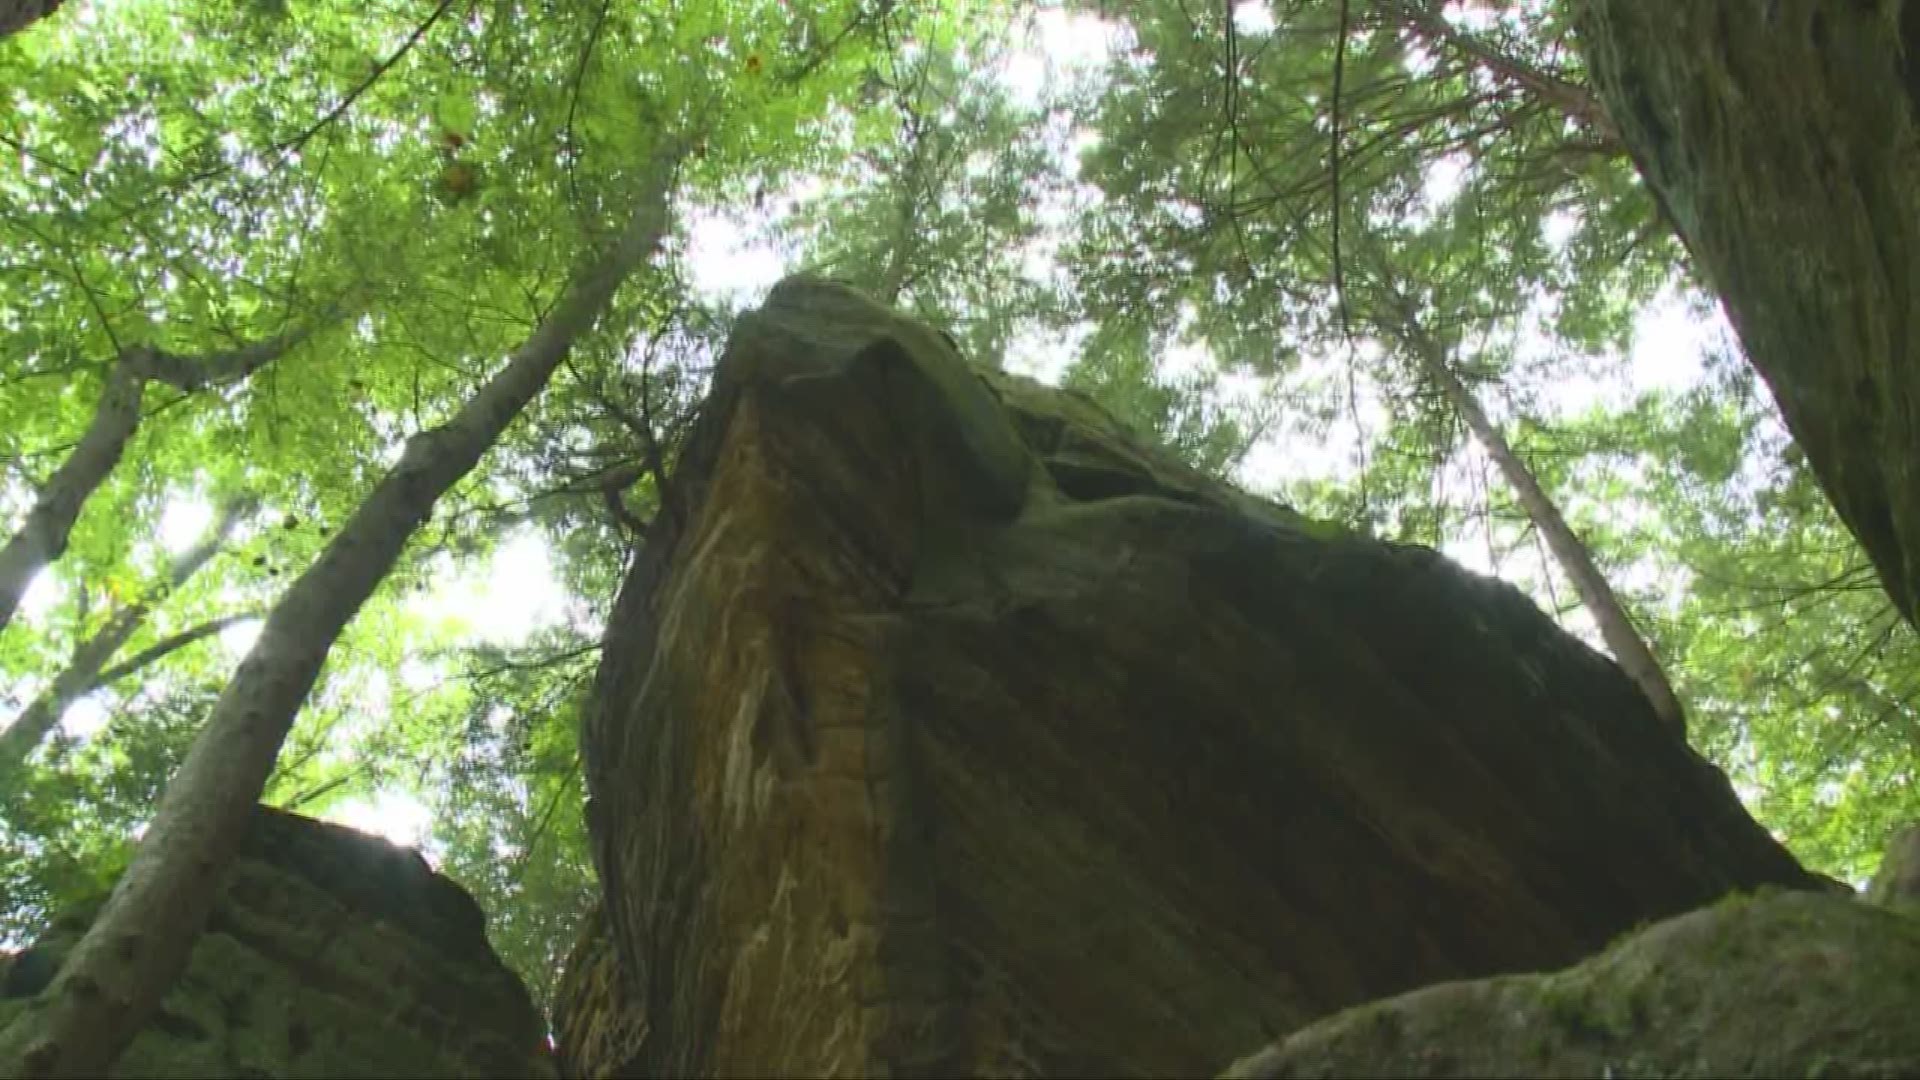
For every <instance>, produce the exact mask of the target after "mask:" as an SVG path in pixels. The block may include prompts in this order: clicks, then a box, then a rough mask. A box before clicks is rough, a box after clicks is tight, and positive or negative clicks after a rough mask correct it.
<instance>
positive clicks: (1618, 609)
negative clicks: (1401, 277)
mask: <svg viewBox="0 0 1920 1080" xmlns="http://www.w3.org/2000/svg"><path fill="white" fill-rule="evenodd" d="M1402 322H1403V325H1402V326H1400V327H1397V328H1396V329H1397V331H1398V332H1399V336H1400V337H1401V339H1402V340H1403V341H1404V342H1405V343H1406V344H1407V346H1408V348H1409V351H1411V352H1412V353H1413V354H1414V356H1415V359H1416V360H1417V361H1418V362H1419V364H1420V367H1421V370H1423V371H1425V372H1426V374H1427V377H1428V378H1429V379H1431V380H1432V381H1433V383H1434V385H1435V386H1437V387H1439V389H1440V392H1441V393H1442V394H1443V395H1445V396H1446V399H1447V402H1448V404H1450V405H1452V406H1453V408H1454V411H1455V412H1458V413H1459V414H1460V418H1461V419H1462V420H1464V421H1466V424H1467V428H1468V430H1470V431H1472V432H1473V436H1474V438H1476V439H1479V440H1480V445H1482V446H1484V447H1486V448H1487V454H1488V456H1490V457H1492V458H1493V462H1494V464H1495V465H1497V466H1499V469H1500V475H1501V476H1503V477H1505V478H1506V481H1507V484H1508V485H1509V486H1511V487H1512V488H1513V491H1514V494H1515V495H1516V496H1517V497H1518V498H1519V500H1520V505H1521V507H1522V508H1523V509H1525V510H1526V512H1527V517H1528V519H1530V520H1531V521H1532V522H1533V524H1534V527H1535V528H1537V529H1539V530H1540V534H1541V535H1542V536H1544V537H1546V541H1547V550H1549V551H1551V552H1553V558H1554V561H1555V562H1557V563H1559V564H1560V569H1562V570H1564V571H1565V572H1566V575H1567V578H1568V580H1570V581H1572V582H1573V587H1574V590H1575V591H1576V592H1578V593H1579V594H1580V602H1581V603H1583V604H1585V605H1586V606H1587V611H1588V612H1590V613H1591V614H1592V615H1593V621H1594V623H1595V624H1597V625H1598V626H1599V628H1600V637H1601V640H1603V641H1605V642H1606V643H1607V648H1608V650H1610V651H1611V652H1612V653H1613V658H1614V659H1615V660H1616V661H1618V662H1619V664H1620V668H1621V670H1623V671H1625V672H1626V673H1627V677H1628V678H1630V679H1632V680H1633V681H1634V682H1635V683H1636V684H1638V685H1639V687H1640V691H1641V693H1643V694H1645V695H1646V696H1647V700H1648V702H1650V703H1651V704H1652V705H1653V711H1654V713H1655V714H1656V715H1658V716H1659V717H1660V719H1661V720H1664V721H1665V722H1667V723H1668V724H1670V725H1672V726H1673V729H1674V730H1675V731H1677V732H1679V733H1680V735H1681V736H1682V737H1683V738H1684V737H1685V735H1686V731H1687V719H1686V713H1685V711H1684V710H1683V709H1681V707H1680V698H1679V695H1677V694H1675V693H1674V691H1673V684H1672V683H1670V682H1668V681H1667V673H1666V669H1665V668H1663V667H1661V665H1660V661H1659V660H1658V659H1657V658H1656V657H1655V656H1654V655H1653V648H1652V646H1650V645H1648V644H1647V640H1646V638H1644V637H1642V636H1641V635H1640V631H1639V630H1637V629H1635V628H1634V625H1633V619H1632V618H1630V617H1629V616H1628V615H1627V609H1626V607H1625V606H1624V605H1623V604H1621V603H1620V598H1619V597H1618V596H1617V595H1615V594H1614V591H1613V586H1612V585H1610V584H1608V583H1607V576H1606V574H1604V573H1602V572H1601V570H1600V567H1599V566H1598V565H1597V564H1596V563H1595V562H1594V561H1593V553H1592V552H1591V551H1589V550H1587V545H1586V543H1585V542H1584V541H1582V540H1581V539H1580V537H1579V535H1578V534H1577V533H1575V532H1574V531H1573V526H1571V525H1569V524H1567V519H1566V518H1565V517H1563V516H1562V515H1561V513H1560V508H1559V506H1557V505H1556V504H1555V503H1554V501H1553V498H1552V497H1551V496H1549V495H1548V494H1547V492H1546V489H1544V488H1542V487H1541V486H1540V481H1539V479H1538V478H1537V477H1535V476H1534V475H1533V470H1532V469H1530V468H1528V467H1527V463H1526V462H1524V461H1522V460H1520V455H1518V454H1516V453H1514V452H1513V447H1512V446H1510V445H1509V444H1508V443H1507V439H1506V436H1504V435H1502V434H1501V433H1500V429H1499V428H1497V427H1495V426H1494V424H1493V421H1491V420H1489V419H1488V418H1487V413H1486V410H1485V409H1482V408H1481V407H1480V401H1479V399H1478V398H1476V397H1474V396H1473V391H1471V390H1469V389H1467V385H1466V384H1465V383H1463V382H1461V381H1460V377H1459V376H1458V375H1455V374H1454V372H1453V369H1452V368H1451V367H1449V366H1448V364H1447V358H1446V353H1445V351H1444V350H1443V349H1442V348H1441V347H1440V345H1439V343H1438V342H1436V341H1434V340H1432V339H1431V338H1428V337H1427V336H1426V335H1425V334H1424V333H1423V332H1422V331H1421V330H1420V328H1419V327H1418V326H1416V325H1413V324H1411V323H1408V322H1406V321H1405V319H1404V317H1403V320H1402Z"/></svg>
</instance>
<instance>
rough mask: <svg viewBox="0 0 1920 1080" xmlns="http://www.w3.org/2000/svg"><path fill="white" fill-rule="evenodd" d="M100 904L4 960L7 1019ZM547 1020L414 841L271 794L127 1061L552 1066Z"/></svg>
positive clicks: (139, 1067)
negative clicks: (328, 817)
mask: <svg viewBox="0 0 1920 1080" xmlns="http://www.w3.org/2000/svg"><path fill="white" fill-rule="evenodd" d="M97 908H98V904H94V905H91V907H90V908H82V909H79V910H74V911H70V912H67V913H65V914H63V915H62V916H61V917H60V918H59V919H58V920H56V921H55V923H54V925H53V926H52V927H51V928H50V929H49V930H48V931H47V933H45V934H44V935H42V936H41V937H40V938H39V939H38V940H37V941H36V942H35V943H34V944H33V946H32V947H31V948H29V949H27V950H26V951H25V952H23V953H21V954H20V955H18V956H16V957H13V958H12V959H11V961H10V962H9V963H8V964H7V968H6V971H5V973H4V975H3V976H0V1024H4V1023H6V1022H8V1021H10V1020H11V1019H12V1014H13V1013H14V1012H15V1011H17V1010H20V1009H30V1008H32V1007H33V1003H34V1000H35V995H37V994H38V993H39V991H40V990H42V989H43V988H44V987H45V986H46V984H47V983H48V982H50V981H51V980H52V978H53V975H54V973H55V972H56V971H57V970H58V969H59V966H60V964H61V962H62V961H63V960H64V958H65V956H66V954H67V952H68V951H69V950H70V949H71V948H72V946H73V944H74V943H75V942H77V941H78V940H79V938H80V936H81V935H82V934H84V933H85V931H86V928H87V925H88V923H89V922H90V921H91V918H92V913H93V911H94V910H97ZM552 1074H553V1066H552V1063H551V1060H550V1058H549V1056H548V1054H547V1052H546V1033H545V1024H544V1022H543V1021H542V1019H541V1017H540V1014H539V1011H538V1010H537V1009H535V1008H534V1005H533V1001H532V999H531V998H529V997H528V995H527V991H526V988H525V986H523V985H522V984H521V982H520V980H519V978H518V977H517V976H515V975H514V974H513V973H512V972H511V971H508V970H507V968H506V967H505V966H504V965H502V964H501V962H500V960H499V959H498V958H497V957H496V956H495V955H494V952H493V950H492V948H491V947H490V946H489V945H488V944H487V937H486V918H485V916H483V915H482V914H481V912H480V908H479V906H478V905H477V904H475V903H474V901H473V898H472V897H471V896H469V895H468V894H467V893H466V891H465V890H463V889H461V888H460V886H458V885H456V884H454V883H453V882H451V881H449V880H448V879H446V878H444V877H442V876H440V875H439V874H436V873H434V872H433V870H432V869H431V868H429V867H428V866H427V864H426V862H425V861H424V860H422V859H421V858H420V855H419V854H418V853H417V852H414V851H412V850H409V849H405V848H399V847H396V846H394V845H392V844H390V843H387V842H386V841H384V840H381V839H378V838H376V837H372V836H368V835H366V834H365V833H361V832H356V831H355V830H353V829H349V828H345V827H343V826H340V825H333V824H329V823H326V822H320V821H315V820H313V819H311V818H305V817H300V816H298V815H295V814H289V813H285V812H282V811H277V810H270V809H267V808H264V807H263V808H261V809H260V810H259V811H258V812H257V814H256V815H255V818H254V821H253V823H252V826H251V827H250V830H249V833H248V836H247V840H246V842H245V846H244V847H243V849H242V851H241V856H240V858H239V859H238V860H236V862H235V864H234V866H233V868H232V870H231V871H230V872H229V874H228V877H227V880H226V882H225V884H224V886H223V887H222V891H221V896H220V899H219V902H218V904H217V905H216V906H215V908H214V911H213V915H212V917H211V919H210V920H209V922H208V925H207V928H206V930H205V931H204V932H203V933H202V934H201V936H200V939H199V941H197V942H196V943H195V944H194V948H193V954H192V957H191V960H190V961H189V963H188V965H187V968H186V971H185V972H184V973H183V974H182V975H181V977H180V979H179V981H178V982H177V983H175V985H174V986H173V987H172V989H171V990H169V991H168V993H167V995H166V998H165V999H164V1001H163V1002H162V1004H161V1007H160V1011H159V1013H158V1015H156V1016H155V1018H154V1020H153V1022H152V1023H151V1024H150V1025H149V1026H148V1027H147V1029H146V1030H145V1031H142V1032H141V1033H140V1034H139V1035H138V1036H137V1037H135V1039H134V1041H133V1043H132V1045H131V1046H130V1047H128V1049H127V1051H126V1052H125V1053H124V1054H123V1055H122V1056H121V1058H120V1060H119V1062H118V1064H117V1065H116V1066H115V1068H114V1075H115V1076H119V1077H160V1076H259V1077H349V1076H364V1077H391V1076H421V1077H425V1076H499V1077H527V1076H549V1075H552Z"/></svg>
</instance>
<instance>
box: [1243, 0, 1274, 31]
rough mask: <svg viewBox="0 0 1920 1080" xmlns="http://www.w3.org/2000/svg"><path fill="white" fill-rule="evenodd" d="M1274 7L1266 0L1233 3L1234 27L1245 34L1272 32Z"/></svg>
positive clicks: (1246, 0) (1245, 0)
mask: <svg viewBox="0 0 1920 1080" xmlns="http://www.w3.org/2000/svg"><path fill="white" fill-rule="evenodd" d="M1273 26H1274V23H1273V8H1271V7H1269V6H1268V5H1267V3H1266V0H1243V2H1241V3H1238V4H1235V5H1233V28H1234V29H1235V30H1238V31H1240V32H1241V33H1243V34H1271V33H1272V32H1273Z"/></svg>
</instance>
